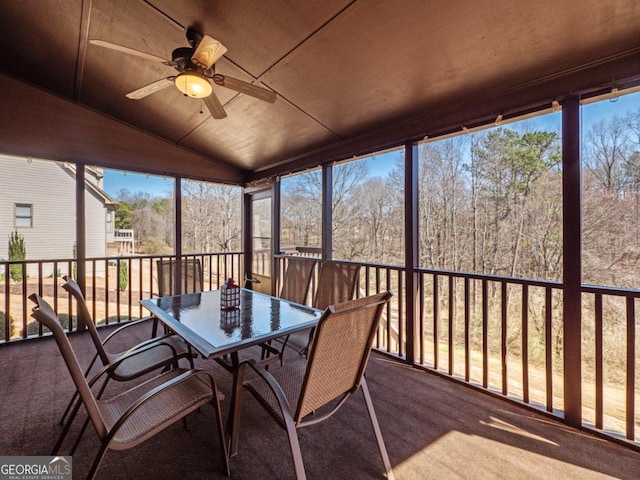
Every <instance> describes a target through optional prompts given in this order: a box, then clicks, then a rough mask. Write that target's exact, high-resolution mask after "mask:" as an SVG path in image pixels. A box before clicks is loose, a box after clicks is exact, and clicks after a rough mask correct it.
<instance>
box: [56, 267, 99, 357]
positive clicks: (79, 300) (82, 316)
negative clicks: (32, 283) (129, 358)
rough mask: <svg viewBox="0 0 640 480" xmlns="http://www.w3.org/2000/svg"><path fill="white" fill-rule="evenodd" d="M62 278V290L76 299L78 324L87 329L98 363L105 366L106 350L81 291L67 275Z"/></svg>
mask: <svg viewBox="0 0 640 480" xmlns="http://www.w3.org/2000/svg"><path fill="white" fill-rule="evenodd" d="M62 278H63V280H64V281H65V283H63V284H62V288H64V289H65V290H66V291H67V292H69V294H71V296H72V297H73V298H75V299H76V304H77V305H78V319H79V321H78V324H80V322H82V323H84V325H85V326H86V327H87V330H89V335H91V340H92V341H93V345H94V346H95V348H96V351H97V353H98V356H99V357H100V361H101V362H102V364H103V365H107V364H108V363H109V357H108V355H107V352H106V350H105V349H104V346H103V345H102V340H101V339H100V335H98V329H97V328H96V325H95V324H94V323H93V318H91V314H90V313H89V308H88V307H87V302H86V301H85V299H84V295H83V294H82V290H80V286H79V285H78V284H77V283H76V281H75V280H74V279H73V278H71V277H69V276H68V275H64V276H63V277H62Z"/></svg>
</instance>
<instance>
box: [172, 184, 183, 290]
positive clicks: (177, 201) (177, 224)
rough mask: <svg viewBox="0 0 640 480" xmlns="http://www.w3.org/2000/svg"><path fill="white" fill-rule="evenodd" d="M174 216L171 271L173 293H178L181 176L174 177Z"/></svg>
mask: <svg viewBox="0 0 640 480" xmlns="http://www.w3.org/2000/svg"><path fill="white" fill-rule="evenodd" d="M173 196H174V202H175V207H174V210H175V212H174V217H175V231H174V234H173V236H174V238H173V248H174V250H175V252H176V268H175V270H174V272H173V274H174V275H175V279H174V280H175V281H174V283H175V285H176V290H175V292H173V294H174V295H180V294H181V293H182V281H181V280H182V262H181V259H182V177H176V180H175V187H174V193H173Z"/></svg>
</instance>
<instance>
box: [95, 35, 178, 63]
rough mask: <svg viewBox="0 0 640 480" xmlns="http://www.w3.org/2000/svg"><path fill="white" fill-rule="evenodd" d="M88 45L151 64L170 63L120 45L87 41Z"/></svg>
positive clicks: (102, 41) (101, 41)
mask: <svg viewBox="0 0 640 480" xmlns="http://www.w3.org/2000/svg"><path fill="white" fill-rule="evenodd" d="M89 43H91V44H93V45H97V46H99V47H104V48H108V49H110V50H117V51H118V52H123V53H128V54H129V55H135V56H136V57H140V58H144V59H146V60H151V61H152V62H159V63H164V64H168V63H170V61H169V60H167V59H166V58H162V57H158V56H156V55H151V54H150V53H145V52H141V51H140V50H134V49H133V48H129V47H123V46H122V45H117V44H115V43H111V42H105V41H104V40H89Z"/></svg>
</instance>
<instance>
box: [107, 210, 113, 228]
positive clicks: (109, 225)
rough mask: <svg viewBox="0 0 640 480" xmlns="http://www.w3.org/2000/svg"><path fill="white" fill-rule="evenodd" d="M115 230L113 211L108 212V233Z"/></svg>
mask: <svg viewBox="0 0 640 480" xmlns="http://www.w3.org/2000/svg"><path fill="white" fill-rule="evenodd" d="M111 232H113V212H107V233H111Z"/></svg>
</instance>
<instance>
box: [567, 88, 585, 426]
mask: <svg viewBox="0 0 640 480" xmlns="http://www.w3.org/2000/svg"><path fill="white" fill-rule="evenodd" d="M562 218H563V222H562V223H563V228H562V235H563V239H564V240H563V252H562V253H563V258H564V262H563V263H564V265H563V280H562V282H563V297H564V298H563V312H562V313H563V341H564V406H565V411H564V418H565V421H566V422H567V423H568V424H570V425H573V426H576V427H579V426H581V425H582V367H581V361H582V347H581V342H582V311H581V308H582V302H581V300H582V298H581V291H580V286H581V284H582V264H581V257H582V244H581V237H582V235H581V225H582V188H581V173H580V99H579V97H577V96H572V97H569V98H567V99H566V100H565V101H563V102H562Z"/></svg>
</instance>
